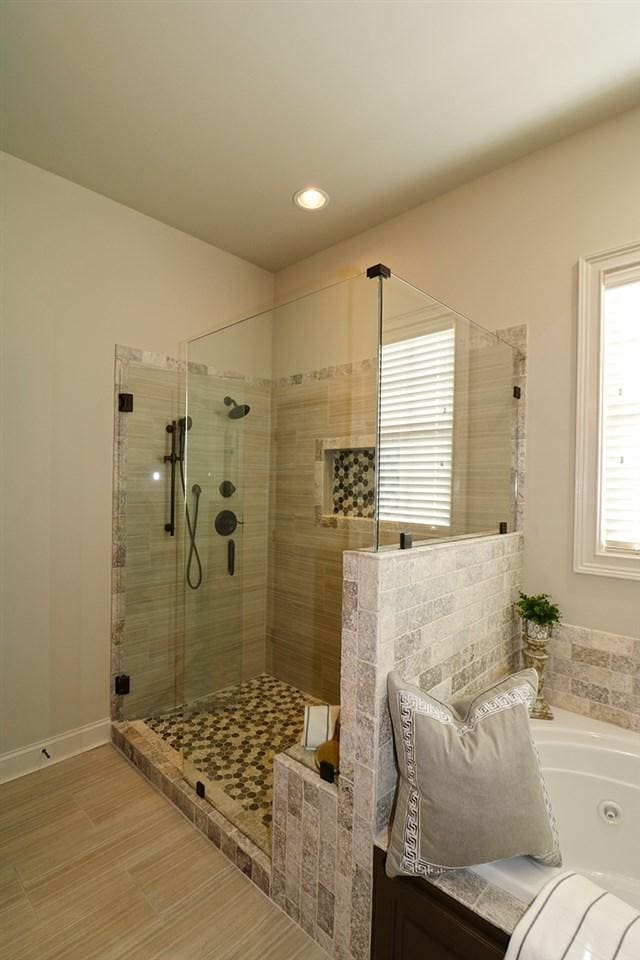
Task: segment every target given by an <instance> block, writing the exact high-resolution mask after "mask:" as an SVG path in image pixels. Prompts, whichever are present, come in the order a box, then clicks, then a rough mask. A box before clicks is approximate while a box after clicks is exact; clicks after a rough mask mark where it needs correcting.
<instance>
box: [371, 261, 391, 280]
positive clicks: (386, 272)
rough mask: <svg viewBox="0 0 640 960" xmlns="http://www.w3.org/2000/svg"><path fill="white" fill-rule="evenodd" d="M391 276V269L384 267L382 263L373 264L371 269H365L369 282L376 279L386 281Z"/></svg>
mask: <svg viewBox="0 0 640 960" xmlns="http://www.w3.org/2000/svg"><path fill="white" fill-rule="evenodd" d="M390 276H391V269H390V268H389V267H387V266H385V264H384V263H374V265H373V266H372V267H367V277H368V278H369V280H374V279H375V278H376V277H383V278H384V279H385V280H388V279H389V277H390Z"/></svg>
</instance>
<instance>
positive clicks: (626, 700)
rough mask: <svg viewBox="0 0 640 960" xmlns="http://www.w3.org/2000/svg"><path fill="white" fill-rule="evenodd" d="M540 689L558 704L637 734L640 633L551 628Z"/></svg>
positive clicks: (563, 626) (639, 726) (639, 722)
mask: <svg viewBox="0 0 640 960" xmlns="http://www.w3.org/2000/svg"><path fill="white" fill-rule="evenodd" d="M545 689H546V691H547V696H548V699H549V702H550V703H552V704H555V705H556V706H558V707H564V708H565V709H566V710H571V711H572V712H573V713H580V714H583V715H584V716H587V717H593V718H594V719H595V720H604V721H606V722H607V723H615V724H616V725H618V726H620V727H626V728H628V729H630V730H636V731H638V732H639V733H640V636H639V637H623V636H620V635H619V634H615V633H604V632H602V631H599V630H590V629H588V628H587V627H574V626H571V625H570V624H567V623H563V624H560V625H559V626H556V627H554V629H553V638H552V641H551V659H550V660H549V663H548V665H547V681H546V687H545Z"/></svg>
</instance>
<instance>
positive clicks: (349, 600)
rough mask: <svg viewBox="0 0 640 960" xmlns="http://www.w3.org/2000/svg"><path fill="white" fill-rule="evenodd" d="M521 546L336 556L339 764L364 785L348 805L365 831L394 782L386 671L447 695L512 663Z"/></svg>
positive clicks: (384, 807) (463, 545) (518, 537)
mask: <svg viewBox="0 0 640 960" xmlns="http://www.w3.org/2000/svg"><path fill="white" fill-rule="evenodd" d="M522 550H523V537H522V534H519V533H514V534H507V535H505V536H495V537H486V538H484V537H483V538H481V539H474V540H461V541H458V542H455V543H451V542H449V543H442V544H435V545H433V546H425V547H419V548H416V549H414V550H410V551H393V552H391V553H384V552H383V553H379V554H375V555H374V554H347V555H345V605H344V612H345V624H344V633H343V672H342V673H343V685H344V686H343V691H342V711H343V725H342V734H343V744H342V770H343V774H344V775H346V776H350V775H352V776H353V778H354V787H355V789H356V791H357V792H358V791H359V790H360V789H365V788H366V791H367V792H368V793H367V795H366V796H365V797H364V798H360V797H359V798H358V803H357V804H356V807H357V808H358V809H365V810H368V809H369V808H371V819H372V826H373V830H374V833H376V834H377V833H379V832H380V831H383V830H384V829H386V827H387V826H388V823H389V817H390V813H391V806H392V803H393V798H394V794H395V787H396V767H395V760H394V752H393V742H392V731H391V724H390V720H389V712H388V702H387V692H386V678H387V674H388V673H389V671H390V670H398V671H399V672H400V673H401V674H402V676H403V677H404V679H405V680H408V681H410V682H412V683H417V684H419V685H420V686H421V687H422V688H423V689H425V690H429V691H431V692H432V693H433V694H434V695H435V696H438V697H441V698H443V699H447V698H449V697H456V696H458V697H463V696H467V695H469V694H472V693H474V692H476V691H478V690H481V689H482V688H483V687H486V686H488V685H489V684H491V683H492V682H494V681H495V680H498V679H500V678H502V677H503V676H505V675H507V674H508V673H510V672H512V671H513V670H516V669H518V668H519V666H520V624H519V621H518V618H517V616H516V614H515V611H514V607H513V602H514V600H515V599H516V597H517V595H518V591H519V589H520V583H521V572H522ZM365 763H366V764H368V765H367V766H366V768H365ZM365 770H366V772H365Z"/></svg>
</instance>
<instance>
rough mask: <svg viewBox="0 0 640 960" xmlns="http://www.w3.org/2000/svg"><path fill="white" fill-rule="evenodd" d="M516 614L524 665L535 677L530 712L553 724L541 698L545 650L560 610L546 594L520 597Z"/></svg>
mask: <svg viewBox="0 0 640 960" xmlns="http://www.w3.org/2000/svg"><path fill="white" fill-rule="evenodd" d="M516 610H517V611H518V613H519V614H520V616H521V617H522V619H523V620H524V644H523V653H524V662H525V663H526V665H527V666H528V667H535V669H536V671H537V673H538V695H537V697H536V702H535V703H534V705H533V707H532V708H531V716H532V717H533V718H534V719H536V720H553V712H552V710H551V707H550V706H549V704H548V703H547V701H546V700H545V698H544V672H545V669H546V666H547V661H548V660H549V654H548V652H547V647H548V645H549V641H550V640H551V633H552V631H553V625H554V623H560V610H559V609H558V606H557V604H555V603H554V602H553V601H552V599H551V597H550V596H549V594H548V593H539V594H537V595H535V596H531V597H529V596H527V594H526V593H522V592H521V593H520V599H519V600H517V601H516Z"/></svg>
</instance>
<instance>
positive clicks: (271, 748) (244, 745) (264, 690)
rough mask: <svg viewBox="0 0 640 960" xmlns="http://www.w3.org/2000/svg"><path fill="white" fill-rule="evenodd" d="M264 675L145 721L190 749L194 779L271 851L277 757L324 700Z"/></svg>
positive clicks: (188, 766)
mask: <svg viewBox="0 0 640 960" xmlns="http://www.w3.org/2000/svg"><path fill="white" fill-rule="evenodd" d="M317 702H318V701H317V700H315V699H314V698H313V697H311V696H308V695H307V694H305V693H302V692H301V691H300V690H297V689H296V688H295V687H291V686H289V685H288V684H286V683H283V682H282V681H281V680H277V679H276V678H275V677H271V676H269V675H268V674H262V675H261V676H258V677H252V678H251V679H250V680H246V681H244V682H243V683H240V684H237V685H235V686H233V687H226V688H225V689H224V690H220V691H219V692H217V693H215V694H213V695H212V696H210V697H207V698H204V699H201V700H198V701H196V702H195V703H193V704H189V705H187V706H185V707H182V708H180V709H178V710H172V711H171V712H170V713H166V714H163V715H161V716H153V717H148V718H147V719H146V720H145V723H146V724H147V726H148V727H150V728H151V729H152V730H153V731H154V732H155V733H156V734H157V735H158V736H160V737H162V739H163V740H165V741H166V742H167V743H169V744H170V746H171V747H173V749H174V750H178V751H181V752H182V755H183V757H184V767H185V769H184V772H185V775H186V776H187V779H188V780H190V781H193V780H195V779H199V780H201V781H202V782H203V783H204V784H205V790H206V797H207V799H209V800H210V802H211V803H213V805H214V806H215V807H217V808H218V810H219V811H220V812H221V813H222V814H224V816H226V817H228V819H229V820H231V821H232V822H233V823H234V825H235V826H236V827H238V829H240V830H242V832H243V833H245V834H246V835H247V836H248V837H250V838H251V839H252V840H253V841H254V843H256V844H257V845H258V846H259V847H261V849H263V850H264V851H265V852H266V853H268V854H269V855H271V803H272V799H273V758H274V757H275V756H276V754H278V753H282V751H283V750H286V749H287V748H288V747H290V746H292V745H293V744H295V743H298V742H299V740H300V735H301V733H302V727H303V721H304V708H305V706H306V705H307V704H310V703H317Z"/></svg>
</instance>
